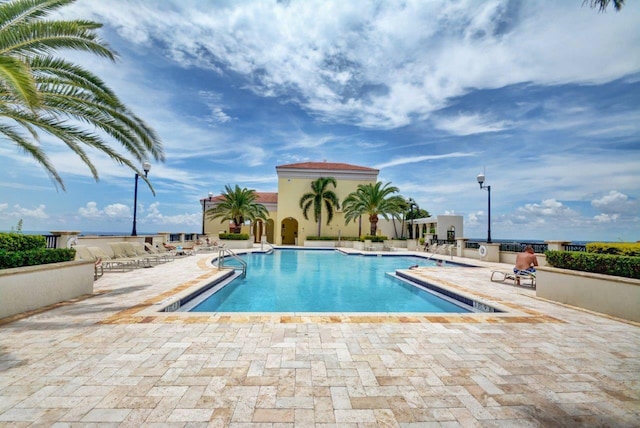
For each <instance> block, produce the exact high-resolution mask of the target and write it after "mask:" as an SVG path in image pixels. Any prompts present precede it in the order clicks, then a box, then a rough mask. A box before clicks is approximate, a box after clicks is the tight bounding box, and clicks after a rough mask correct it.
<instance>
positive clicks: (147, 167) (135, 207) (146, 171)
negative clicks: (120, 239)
mask: <svg viewBox="0 0 640 428" xmlns="http://www.w3.org/2000/svg"><path fill="white" fill-rule="evenodd" d="M142 169H143V170H144V176H145V177H146V176H147V174H149V171H150V170H151V164H150V163H149V162H145V163H143V164H142ZM138 177H139V174H138V173H137V172H136V179H135V186H134V189H135V190H134V192H133V230H132V231H131V236H138V232H137V231H136V215H137V212H138Z"/></svg>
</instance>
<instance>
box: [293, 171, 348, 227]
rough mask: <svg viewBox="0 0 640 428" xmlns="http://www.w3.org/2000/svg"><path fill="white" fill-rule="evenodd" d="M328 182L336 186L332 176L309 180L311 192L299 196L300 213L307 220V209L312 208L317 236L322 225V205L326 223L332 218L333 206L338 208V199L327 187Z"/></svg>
mask: <svg viewBox="0 0 640 428" xmlns="http://www.w3.org/2000/svg"><path fill="white" fill-rule="evenodd" d="M329 184H333V187H334V188H335V187H337V183H336V179H335V178H333V177H320V178H318V179H316V180H313V181H312V182H311V190H312V191H311V192H309V193H305V194H304V195H302V198H300V208H302V215H303V216H304V218H305V219H307V220H309V216H308V211H309V209H310V208H313V221H315V222H316V223H318V236H320V232H321V227H322V205H324V206H325V209H326V210H327V224H329V223H331V220H333V210H334V208H336V209H338V208H340V200H339V199H338V197H337V196H336V194H335V193H334V192H333V190H329V189H327V187H329Z"/></svg>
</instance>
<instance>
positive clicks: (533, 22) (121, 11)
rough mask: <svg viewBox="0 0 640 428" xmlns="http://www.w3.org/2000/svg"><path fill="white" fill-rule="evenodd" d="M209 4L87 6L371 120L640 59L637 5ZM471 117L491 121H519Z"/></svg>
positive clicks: (320, 107) (185, 58)
mask: <svg viewBox="0 0 640 428" xmlns="http://www.w3.org/2000/svg"><path fill="white" fill-rule="evenodd" d="M114 3H115V5H114ZM202 5H203V4H202V3H200V2H194V1H181V2H180V3H178V2H164V3H159V4H158V3H154V5H153V7H151V6H149V5H148V4H146V3H145V2H140V1H138V2H136V1H127V2H125V1H115V2H109V3H96V2H93V1H88V0H86V1H84V2H80V4H78V5H76V8H77V9H76V10H79V11H80V10H82V9H84V10H83V11H82V12H83V13H85V14H88V15H90V14H94V16H96V17H97V18H98V19H100V20H104V21H108V22H109V23H110V24H111V25H113V26H114V27H116V28H117V29H118V31H119V32H120V35H121V36H123V37H125V38H128V39H129V40H130V41H131V42H133V43H137V44H141V45H144V46H146V45H148V44H149V43H150V40H159V41H162V42H163V43H164V44H165V45H166V48H165V49H166V53H167V55H170V56H171V57H172V59H173V60H174V61H176V62H178V63H180V64H182V66H184V67H190V66H196V67H200V68H203V69H210V70H213V71H214V72H216V73H219V72H221V71H222V70H225V72H226V71H230V72H232V73H238V74H240V75H243V76H244V77H245V82H246V87H247V88H250V89H251V90H252V91H254V92H255V93H258V94H261V95H263V96H275V95H278V96H282V97H284V98H286V99H289V100H291V101H293V102H296V103H298V104H300V105H301V106H302V107H303V108H305V109H308V110H309V111H311V112H312V113H314V114H315V115H317V116H318V118H320V119H327V120H336V121H343V122H348V123H356V124H359V125H360V126H363V127H369V128H379V129H388V128H395V127H399V126H404V125H407V124H409V123H411V122H412V121H413V120H414V119H421V118H425V117H428V116H429V115H430V114H431V113H432V112H434V111H436V110H439V109H441V108H442V107H445V106H446V105H447V104H448V102H449V100H450V99H452V98H453V97H458V96H461V95H464V94H465V93H467V92H468V91H469V90H470V88H476V89H493V88H499V87H503V86H506V85H512V84H517V83H524V82H527V83H529V82H530V83H534V84H543V85H549V84H559V83H566V82H576V83H593V82H605V81H610V80H613V79H617V78H621V77H624V76H626V75H629V74H632V73H635V72H637V71H638V70H639V69H640V57H638V56H637V55H629V54H628V53H629V52H628V48H627V47H626V45H625V44H623V43H619V39H618V35H619V34H637V32H635V31H633V28H634V27H635V26H636V25H637V22H638V9H637V8H633V7H631V5H629V6H626V7H625V10H624V11H623V12H622V13H615V14H613V13H611V14H598V13H594V12H593V11H592V10H590V9H589V8H586V7H580V6H579V5H576V4H574V3H570V2H569V3H566V4H565V3H559V4H554V5H553V7H550V6H549V5H548V4H542V3H537V2H521V3H517V4H516V3H510V2H508V1H507V0H501V1H492V2H477V1H474V0H466V1H459V2H449V1H441V2H404V3H401V4H399V3H395V2H382V3H381V2H377V1H369V0H363V1H349V2H344V1H339V0H335V1H320V0H318V1H291V2H282V3H272V2H262V1H243V2H234V3H226V2H225V3H220V4H211V5H209V9H208V10H207V11H206V12H207V13H204V10H203V8H202ZM85 16H86V15H85ZM168 30H170V31H168ZM593 34H599V37H598V38H596V39H594V38H593V37H591V36H592V35H593ZM585 39H588V40H590V42H589V43H590V45H589V46H590V48H589V49H584V48H583V46H584V40H585ZM636 41H637V40H636ZM628 42H629V43H631V45H633V43H634V40H628ZM549 46H554V49H549ZM596 63H597V64H600V65H601V66H599V67H593V64H596ZM221 67H222V68H221ZM218 113H222V115H220V116H219V118H222V119H223V120H226V118H227V116H226V115H225V114H224V113H223V112H222V111H219V112H218ZM467 120H470V121H471V123H472V124H473V123H475V125H476V126H477V129H479V130H481V132H491V131H493V130H496V129H501V128H504V127H508V126H509V124H508V123H506V122H501V121H496V122H495V123H494V124H493V125H491V124H490V123H488V122H486V121H483V120H477V119H476V120H475V121H474V119H473V115H472V116H470V118H469V119H467ZM476 122H477V123H476ZM460 125H461V124H459V123H456V122H455V121H453V122H449V123H447V122H446V121H445V122H444V123H443V124H442V126H445V127H446V126H449V127H450V128H453V129H459V128H460Z"/></svg>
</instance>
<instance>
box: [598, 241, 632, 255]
mask: <svg viewBox="0 0 640 428" xmlns="http://www.w3.org/2000/svg"><path fill="white" fill-rule="evenodd" d="M587 252H589V253H596V254H613V255H618V256H631V257H640V243H631V242H591V243H589V244H587Z"/></svg>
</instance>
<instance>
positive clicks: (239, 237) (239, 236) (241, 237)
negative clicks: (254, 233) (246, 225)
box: [219, 233, 249, 241]
mask: <svg viewBox="0 0 640 428" xmlns="http://www.w3.org/2000/svg"><path fill="white" fill-rule="evenodd" d="M219 236H220V239H226V240H228V241H246V240H247V239H249V235H248V234H246V233H221V234H220V235H219Z"/></svg>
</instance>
